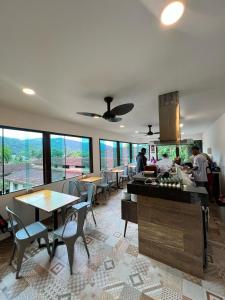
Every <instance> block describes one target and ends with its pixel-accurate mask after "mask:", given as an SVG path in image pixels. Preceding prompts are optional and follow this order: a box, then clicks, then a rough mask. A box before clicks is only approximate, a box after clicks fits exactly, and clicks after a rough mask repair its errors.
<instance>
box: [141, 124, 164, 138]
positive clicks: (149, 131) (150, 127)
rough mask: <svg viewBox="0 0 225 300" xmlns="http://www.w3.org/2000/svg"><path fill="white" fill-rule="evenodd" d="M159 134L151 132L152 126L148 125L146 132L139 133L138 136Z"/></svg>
mask: <svg viewBox="0 0 225 300" xmlns="http://www.w3.org/2000/svg"><path fill="white" fill-rule="evenodd" d="M159 133H160V132H159V131H157V132H152V125H148V132H140V134H145V135H148V136H149V135H153V134H159Z"/></svg>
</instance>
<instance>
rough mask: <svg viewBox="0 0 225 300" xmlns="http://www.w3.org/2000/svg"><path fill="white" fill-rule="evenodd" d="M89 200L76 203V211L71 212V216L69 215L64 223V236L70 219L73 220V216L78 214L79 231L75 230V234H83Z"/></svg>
mask: <svg viewBox="0 0 225 300" xmlns="http://www.w3.org/2000/svg"><path fill="white" fill-rule="evenodd" d="M87 205H88V204H87V202H80V203H78V204H76V205H74V206H73V207H74V211H73V212H72V213H70V214H69V216H68V217H67V219H66V221H65V224H64V228H63V232H62V237H63V235H64V232H65V229H66V226H67V224H68V223H69V221H71V218H72V217H73V216H74V217H75V215H76V214H77V215H78V216H77V231H76V232H74V235H81V233H83V227H84V221H85V218H86V215H87Z"/></svg>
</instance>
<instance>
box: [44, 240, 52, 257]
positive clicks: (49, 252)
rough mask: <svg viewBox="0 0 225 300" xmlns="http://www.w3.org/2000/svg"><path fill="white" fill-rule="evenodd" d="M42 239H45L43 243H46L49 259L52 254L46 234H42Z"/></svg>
mask: <svg viewBox="0 0 225 300" xmlns="http://www.w3.org/2000/svg"><path fill="white" fill-rule="evenodd" d="M44 240H45V243H46V246H47V250H48V255H49V256H50V259H51V257H52V254H51V249H50V245H49V239H48V235H46V236H44Z"/></svg>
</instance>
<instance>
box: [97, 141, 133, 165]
mask: <svg viewBox="0 0 225 300" xmlns="http://www.w3.org/2000/svg"><path fill="white" fill-rule="evenodd" d="M100 141H109V142H115V143H116V152H117V167H121V166H124V165H122V164H121V161H120V143H126V144H129V152H130V160H129V163H131V161H132V160H131V154H132V149H131V148H132V147H131V145H132V143H130V142H125V141H118V140H111V139H103V138H99V161H100V171H101V170H102V166H101V146H100Z"/></svg>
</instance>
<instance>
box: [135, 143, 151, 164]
mask: <svg viewBox="0 0 225 300" xmlns="http://www.w3.org/2000/svg"><path fill="white" fill-rule="evenodd" d="M132 145H148V157H149V159H150V144H148V143H131V162H132V161H133V159H136V157H133V148H132Z"/></svg>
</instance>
